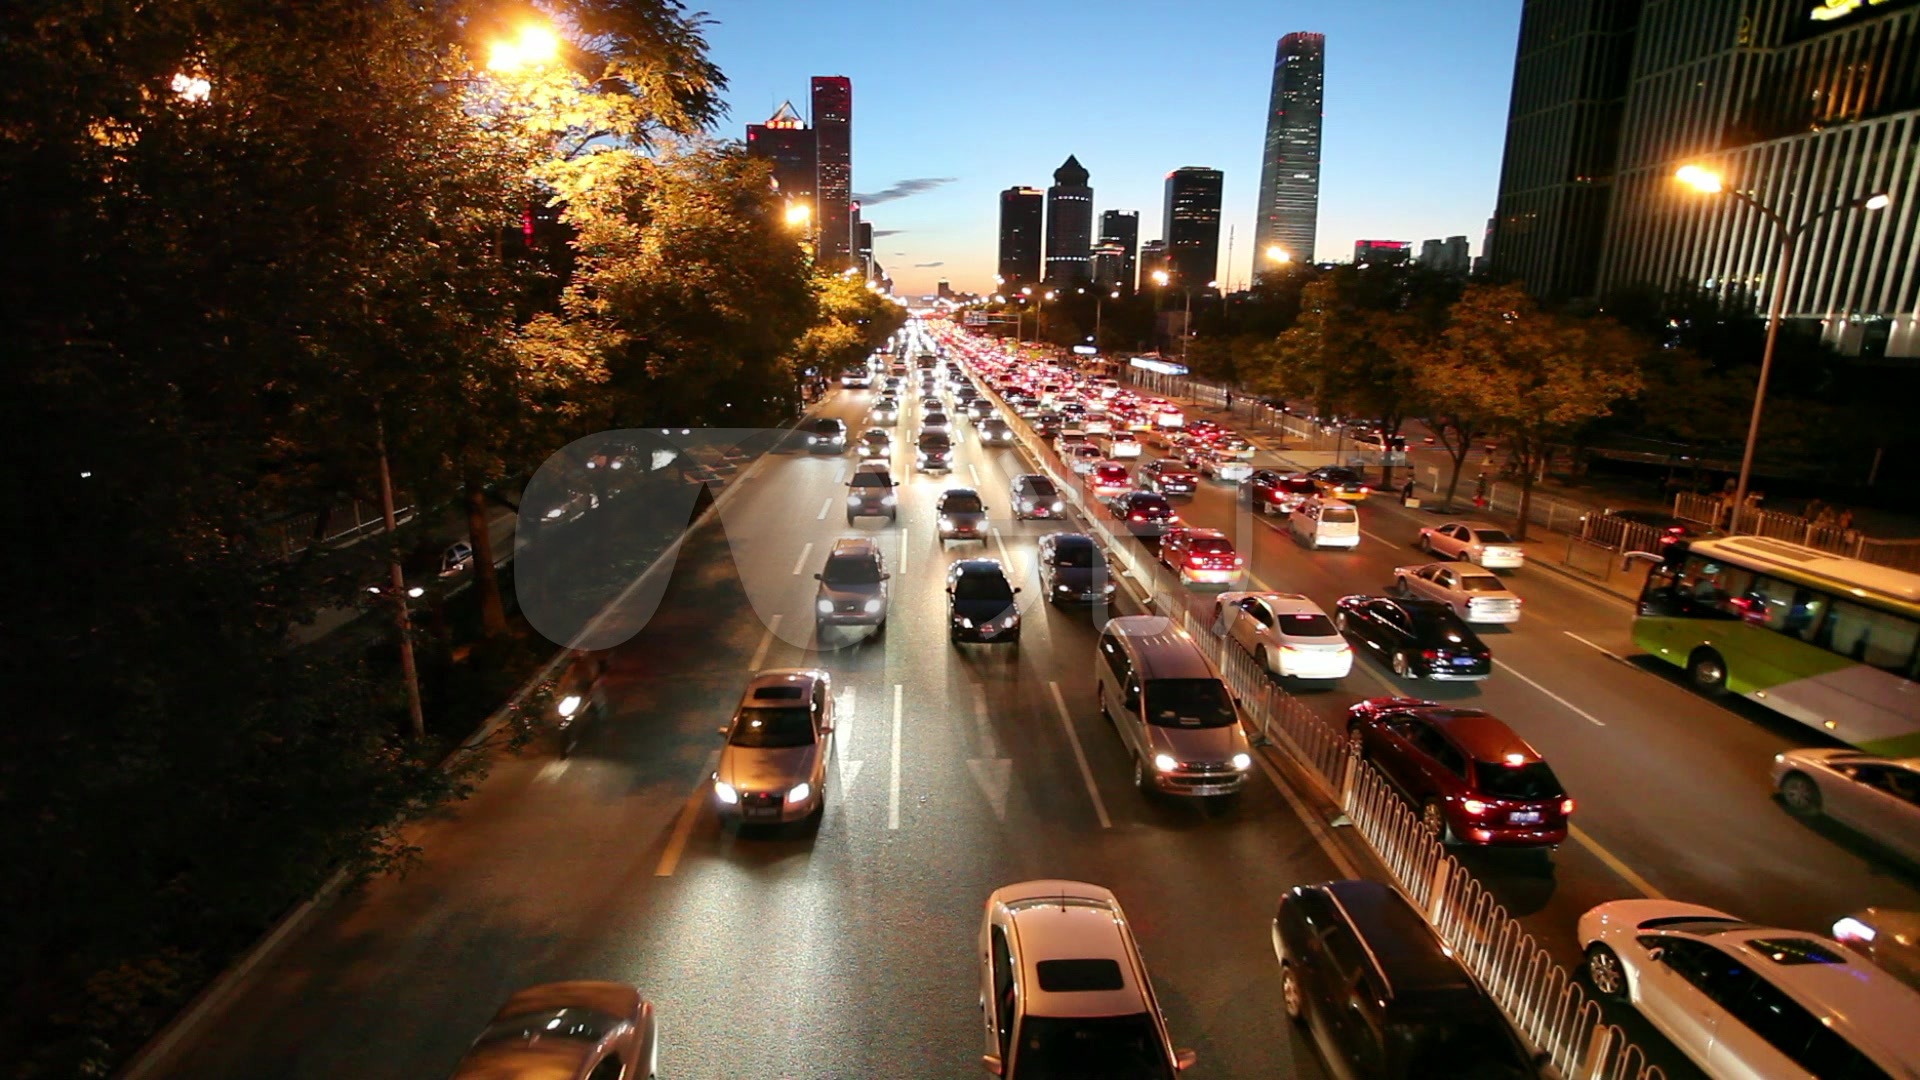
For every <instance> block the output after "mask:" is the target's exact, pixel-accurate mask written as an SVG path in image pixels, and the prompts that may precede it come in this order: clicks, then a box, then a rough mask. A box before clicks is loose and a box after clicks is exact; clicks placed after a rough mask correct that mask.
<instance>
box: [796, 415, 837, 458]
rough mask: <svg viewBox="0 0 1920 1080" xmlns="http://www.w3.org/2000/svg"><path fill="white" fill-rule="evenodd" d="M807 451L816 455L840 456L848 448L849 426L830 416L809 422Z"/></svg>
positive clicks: (806, 429) (805, 429)
mask: <svg viewBox="0 0 1920 1080" xmlns="http://www.w3.org/2000/svg"><path fill="white" fill-rule="evenodd" d="M802 430H804V431H805V432H806V433H807V450H808V451H809V452H811V453H815V454H838V453H840V452H841V451H844V450H845V449H846V448H847V425H846V424H845V423H843V422H842V421H839V420H835V419H833V418H832V417H830V416H822V417H819V418H817V419H813V420H809V421H807V424H806V427H805V428H803V429H802Z"/></svg>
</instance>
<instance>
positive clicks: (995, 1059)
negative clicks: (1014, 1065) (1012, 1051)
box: [980, 1054, 1006, 1076]
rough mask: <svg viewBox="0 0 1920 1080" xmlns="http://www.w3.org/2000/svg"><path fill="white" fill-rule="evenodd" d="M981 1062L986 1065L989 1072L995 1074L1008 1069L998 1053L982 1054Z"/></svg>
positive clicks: (998, 1074) (997, 1074)
mask: <svg viewBox="0 0 1920 1080" xmlns="http://www.w3.org/2000/svg"><path fill="white" fill-rule="evenodd" d="M980 1064H981V1065H982V1066H984V1067H985V1068H986V1070H987V1071H988V1072H990V1073H992V1074H993V1075H995V1076H1000V1075H1002V1074H1003V1072H1004V1070H1005V1069H1006V1066H1005V1065H1004V1064H1002V1063H1001V1061H1000V1057H999V1055H998V1054H982V1055H980Z"/></svg>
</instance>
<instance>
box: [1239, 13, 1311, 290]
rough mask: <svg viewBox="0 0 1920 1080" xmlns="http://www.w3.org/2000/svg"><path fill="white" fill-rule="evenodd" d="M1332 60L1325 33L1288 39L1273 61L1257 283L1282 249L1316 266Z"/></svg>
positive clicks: (1257, 222) (1257, 217) (1256, 228)
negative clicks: (1271, 252)
mask: <svg viewBox="0 0 1920 1080" xmlns="http://www.w3.org/2000/svg"><path fill="white" fill-rule="evenodd" d="M1326 57H1327V37H1326V35H1325V34H1306V33H1300V34H1288V35H1287V36H1286V37H1283V38H1281V39H1280V44H1279V46H1278V47H1276V48H1275V50H1274V56H1273V94H1272V96H1271V97H1270V98H1269V99H1268V102H1267V143H1266V150H1265V152H1264V153H1263V154H1262V155H1261V157H1260V205H1259V206H1257V207H1256V208H1255V209H1254V217H1253V280H1254V281H1255V282H1258V281H1259V280H1260V279H1261V277H1262V276H1263V275H1264V274H1266V273H1267V272H1269V271H1271V270H1273V269H1274V268H1275V267H1276V266H1277V264H1276V263H1274V262H1273V261H1272V260H1270V259H1269V258H1268V257H1267V249H1268V248H1270V247H1276V246H1277V247H1279V248H1281V249H1283V250H1285V251H1286V253H1287V255H1288V256H1289V257H1291V258H1292V259H1294V260H1295V261H1297V262H1303V263H1304V262H1312V261H1313V245H1314V239H1315V233H1316V231H1317V228H1318V225H1319V218H1320V110H1321V100H1322V98H1323V96H1324V89H1325V82H1326V78H1325V74H1326Z"/></svg>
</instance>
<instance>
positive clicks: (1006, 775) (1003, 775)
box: [967, 758, 1013, 821]
mask: <svg viewBox="0 0 1920 1080" xmlns="http://www.w3.org/2000/svg"><path fill="white" fill-rule="evenodd" d="M967 768H968V769H969V770H971V771H972V773H973V782H974V783H976V784H979V785H980V793H981V794H982V795H985V796H986V797H987V805H988V806H991V807H993V816H994V819H995V820H998V821H1005V820H1007V791H1008V789H1009V788H1011V787H1012V786H1013V762H1012V761H1010V760H1008V759H1006V758H994V759H992V760H988V759H985V758H968V759H967Z"/></svg>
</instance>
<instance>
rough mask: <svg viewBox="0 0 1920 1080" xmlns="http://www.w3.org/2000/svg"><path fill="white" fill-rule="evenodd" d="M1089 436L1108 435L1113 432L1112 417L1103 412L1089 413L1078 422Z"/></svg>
mask: <svg viewBox="0 0 1920 1080" xmlns="http://www.w3.org/2000/svg"><path fill="white" fill-rule="evenodd" d="M1080 426H1081V427H1083V428H1085V429H1086V432H1087V434H1089V435H1108V434H1111V433H1112V432H1113V417H1111V416H1108V415H1107V414H1106V413H1103V412H1090V413H1088V414H1087V416H1086V419H1084V420H1082V421H1081V422H1080Z"/></svg>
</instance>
